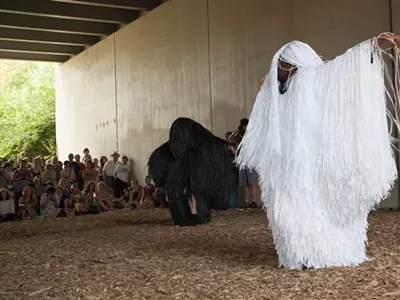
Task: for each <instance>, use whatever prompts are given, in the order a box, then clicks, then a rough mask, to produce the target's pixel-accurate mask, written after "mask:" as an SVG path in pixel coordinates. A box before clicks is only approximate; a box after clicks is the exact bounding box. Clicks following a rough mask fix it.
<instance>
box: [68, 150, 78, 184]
mask: <svg viewBox="0 0 400 300" xmlns="http://www.w3.org/2000/svg"><path fill="white" fill-rule="evenodd" d="M68 161H69V166H70V168H71V169H72V170H73V171H74V173H75V181H76V182H77V181H78V178H79V172H80V170H81V166H80V164H79V163H77V162H76V161H74V155H73V154H72V153H70V154H69V155H68Z"/></svg>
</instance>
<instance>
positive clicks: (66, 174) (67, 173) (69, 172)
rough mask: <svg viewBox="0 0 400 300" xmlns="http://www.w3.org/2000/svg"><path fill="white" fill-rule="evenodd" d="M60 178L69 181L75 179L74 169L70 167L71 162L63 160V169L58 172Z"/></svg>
mask: <svg viewBox="0 0 400 300" xmlns="http://www.w3.org/2000/svg"><path fill="white" fill-rule="evenodd" d="M60 179H67V180H69V181H70V182H75V181H76V176H75V171H74V170H73V169H72V168H71V163H70V162H69V161H68V160H66V161H64V170H62V171H61V172H60Z"/></svg>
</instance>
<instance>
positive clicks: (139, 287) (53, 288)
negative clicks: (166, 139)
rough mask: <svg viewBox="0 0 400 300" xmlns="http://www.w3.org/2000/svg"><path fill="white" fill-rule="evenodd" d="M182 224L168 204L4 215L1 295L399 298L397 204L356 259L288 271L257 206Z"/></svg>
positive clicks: (376, 217)
mask: <svg viewBox="0 0 400 300" xmlns="http://www.w3.org/2000/svg"><path fill="white" fill-rule="evenodd" d="M213 217H214V218H213V221H212V224H210V225H205V226H199V227H195V228H179V227H175V226H173V225H172V223H171V221H170V218H169V212H168V210H162V209H157V210H153V211H133V212H131V211H128V212H110V213H104V214H101V215H97V216H85V217H75V218H69V219H57V220H33V221H23V222H14V223H8V224H0V299H7V300H12V299H163V300H164V299H185V300H186V299H246V300H247V299H274V300H275V299H330V300H331V299H400V213H398V212H392V213H388V212H379V213H374V214H373V215H372V216H371V217H370V224H371V227H370V231H369V238H370V248H369V252H370V255H371V256H372V257H374V258H375V259H374V260H373V261H371V262H368V263H365V264H363V265H362V266H361V267H357V268H340V269H339V268H338V269H329V270H310V271H288V270H283V269H278V268H277V256H276V253H275V250H274V246H273V243H272V237H271V233H270V232H269V231H268V228H267V221H266V217H265V214H264V213H263V212H261V211H259V210H256V211H252V212H248V211H244V212H243V211H242V212H241V211H229V212H219V213H215V212H214V214H213Z"/></svg>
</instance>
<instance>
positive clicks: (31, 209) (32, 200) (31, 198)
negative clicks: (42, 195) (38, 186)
mask: <svg viewBox="0 0 400 300" xmlns="http://www.w3.org/2000/svg"><path fill="white" fill-rule="evenodd" d="M36 208H37V200H36V197H35V191H34V189H33V188H32V187H30V186H27V187H25V188H24V190H23V192H22V197H21V198H20V199H19V214H20V217H21V219H23V220H24V219H32V218H33V217H34V216H36Z"/></svg>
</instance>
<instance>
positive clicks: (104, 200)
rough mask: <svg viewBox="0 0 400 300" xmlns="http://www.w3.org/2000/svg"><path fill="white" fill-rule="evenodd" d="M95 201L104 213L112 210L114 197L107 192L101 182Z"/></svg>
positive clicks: (98, 185)
mask: <svg viewBox="0 0 400 300" xmlns="http://www.w3.org/2000/svg"><path fill="white" fill-rule="evenodd" d="M95 199H96V200H97V201H98V203H99V206H100V208H101V209H102V210H103V211H108V210H110V207H112V204H113V200H114V196H113V195H112V194H110V193H109V192H108V191H107V189H106V184H105V183H104V182H99V183H98V184H97V191H96V194H95Z"/></svg>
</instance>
